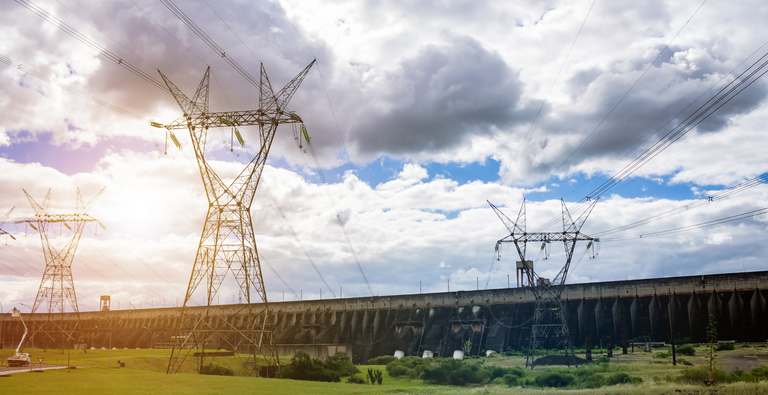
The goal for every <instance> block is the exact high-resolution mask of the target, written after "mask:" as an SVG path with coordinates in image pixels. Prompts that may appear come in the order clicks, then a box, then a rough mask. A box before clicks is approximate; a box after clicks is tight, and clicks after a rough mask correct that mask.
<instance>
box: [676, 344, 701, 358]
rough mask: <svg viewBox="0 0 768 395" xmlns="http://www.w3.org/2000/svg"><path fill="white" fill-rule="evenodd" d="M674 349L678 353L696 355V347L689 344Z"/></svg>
mask: <svg viewBox="0 0 768 395" xmlns="http://www.w3.org/2000/svg"><path fill="white" fill-rule="evenodd" d="M675 351H677V353H678V354H680V355H687V356H689V357H692V356H694V355H696V349H695V348H693V347H691V346H682V347H678V348H677V349H676V350H675Z"/></svg>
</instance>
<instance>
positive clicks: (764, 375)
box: [749, 366, 768, 380]
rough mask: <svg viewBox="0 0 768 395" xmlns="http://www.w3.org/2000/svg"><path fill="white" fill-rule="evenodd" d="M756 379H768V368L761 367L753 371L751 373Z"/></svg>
mask: <svg viewBox="0 0 768 395" xmlns="http://www.w3.org/2000/svg"><path fill="white" fill-rule="evenodd" d="M749 374H751V375H752V376H754V377H758V378H760V379H761V380H766V379H768V366H760V367H757V368H754V369H752V371H751V372H749Z"/></svg>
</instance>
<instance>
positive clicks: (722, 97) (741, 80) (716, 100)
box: [543, 53, 768, 228]
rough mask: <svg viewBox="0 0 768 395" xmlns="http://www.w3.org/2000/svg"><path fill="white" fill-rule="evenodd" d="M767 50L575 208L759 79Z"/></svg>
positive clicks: (637, 168) (638, 165)
mask: <svg viewBox="0 0 768 395" xmlns="http://www.w3.org/2000/svg"><path fill="white" fill-rule="evenodd" d="M767 57H768V53H766V54H764V55H763V56H762V57H760V58H759V59H758V60H757V61H755V62H754V63H752V64H751V65H750V66H749V67H748V68H747V69H746V70H744V71H743V72H742V73H741V74H739V75H738V76H736V78H734V79H733V80H732V81H731V82H729V83H728V84H726V85H725V86H724V87H723V88H722V89H720V91H718V92H717V93H716V94H715V95H714V96H713V97H711V98H710V99H709V100H707V101H706V102H705V103H704V104H702V105H701V106H699V107H698V108H697V109H696V110H695V111H693V113H691V114H690V115H689V116H688V117H687V118H685V119H684V120H683V121H681V122H679V123H678V124H677V126H675V127H673V128H672V129H671V130H670V131H669V132H667V134H665V135H664V136H662V137H661V138H660V139H659V140H657V141H656V142H655V143H654V144H652V145H651V146H650V147H648V148H647V149H646V150H645V151H644V152H642V153H641V154H640V155H639V156H638V157H637V158H635V159H634V160H632V161H631V162H630V163H628V164H627V165H625V166H624V167H623V168H622V169H620V170H619V171H617V172H616V173H615V174H614V175H613V176H612V177H610V178H609V179H608V180H606V181H605V182H603V183H602V184H601V185H600V186H599V187H597V188H596V189H595V190H593V191H592V192H591V193H590V194H589V195H587V197H585V198H583V199H581V200H580V201H579V202H578V204H577V206H576V208H575V209H576V210H579V209H580V208H581V207H583V206H584V205H585V204H586V202H588V201H590V200H591V199H594V198H599V197H601V196H604V195H605V194H606V193H608V192H609V191H610V190H612V189H613V188H614V187H616V185H617V184H618V183H620V182H621V181H623V180H625V179H627V178H628V177H629V176H631V175H632V174H634V173H635V172H636V171H637V170H639V169H640V167H642V166H644V165H645V164H646V163H648V162H649V161H651V160H652V159H653V158H655V157H656V156H658V155H659V154H660V153H661V152H663V151H664V150H666V149H667V148H669V147H670V146H671V145H672V144H674V143H675V142H677V141H678V140H680V139H681V138H682V137H683V136H685V135H686V134H687V133H688V132H690V131H691V130H693V129H694V128H696V127H697V126H698V125H699V124H701V123H702V122H704V121H705V120H706V119H708V118H709V117H710V116H711V115H712V114H714V113H715V112H717V110H719V109H720V108H722V107H723V106H724V105H726V104H728V103H729V102H730V101H731V100H733V98H735V97H736V96H737V95H739V94H740V93H741V92H743V91H744V90H745V89H747V88H749V86H751V85H752V84H753V83H755V82H756V81H757V80H759V79H760V78H761V77H762V76H763V75H765V74H766V72H768V70H763V69H765V68H766V66H768V59H766V58H767ZM556 220H557V219H556V218H553V219H552V220H550V221H549V222H547V223H546V224H545V225H544V226H543V227H544V228H546V227H549V226H551V225H552V224H554V223H555V221H556Z"/></svg>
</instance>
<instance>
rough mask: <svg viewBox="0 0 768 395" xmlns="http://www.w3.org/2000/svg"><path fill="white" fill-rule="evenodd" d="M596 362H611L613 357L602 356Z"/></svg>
mask: <svg viewBox="0 0 768 395" xmlns="http://www.w3.org/2000/svg"><path fill="white" fill-rule="evenodd" d="M595 362H597V363H609V362H611V359H610V358H608V357H606V356H602V357H600V358H598V359H597V360H596V361H595Z"/></svg>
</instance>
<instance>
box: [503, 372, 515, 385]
mask: <svg viewBox="0 0 768 395" xmlns="http://www.w3.org/2000/svg"><path fill="white" fill-rule="evenodd" d="M502 380H504V384H506V385H507V386H508V387H515V386H517V382H518V381H519V377H517V376H515V375H512V374H505V375H504V377H502Z"/></svg>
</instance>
